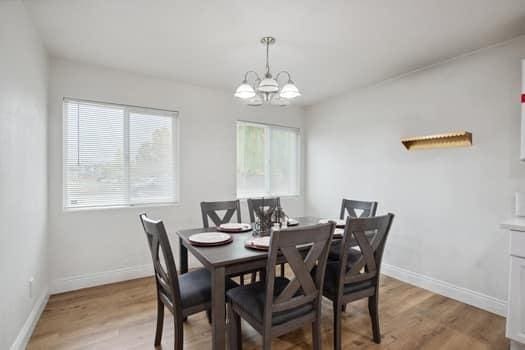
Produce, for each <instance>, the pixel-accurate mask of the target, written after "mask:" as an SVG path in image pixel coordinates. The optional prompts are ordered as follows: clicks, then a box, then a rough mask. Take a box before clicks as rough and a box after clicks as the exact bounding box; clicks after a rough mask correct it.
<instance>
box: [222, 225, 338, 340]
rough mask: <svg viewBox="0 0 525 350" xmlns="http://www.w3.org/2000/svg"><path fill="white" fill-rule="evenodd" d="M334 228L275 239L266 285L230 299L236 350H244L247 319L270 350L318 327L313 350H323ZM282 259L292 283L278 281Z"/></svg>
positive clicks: (295, 231)
mask: <svg viewBox="0 0 525 350" xmlns="http://www.w3.org/2000/svg"><path fill="white" fill-rule="evenodd" d="M334 228H335V223H333V222H329V223H327V224H317V225H312V226H305V227H297V228H287V229H282V230H276V231H274V232H273V233H272V236H271V239H270V247H269V251H268V260H267V264H266V274H265V275H266V279H265V281H259V282H255V283H252V284H249V285H246V286H241V287H237V288H233V289H231V290H229V291H228V292H227V293H226V295H227V299H228V317H229V324H228V326H229V332H230V336H229V339H230V349H242V336H241V318H243V319H245V320H246V321H247V322H248V323H249V324H250V325H251V326H252V327H253V328H254V329H255V330H257V331H258V332H259V333H260V334H261V335H262V338H263V341H262V343H263V346H262V348H263V349H264V350H268V349H270V348H271V339H272V337H277V336H280V335H282V334H286V333H289V332H291V331H293V330H295V329H297V328H301V327H303V326H304V325H305V324H311V325H312V340H313V348H314V349H316V350H318V349H321V299H322V290H323V282H324V280H325V278H324V273H325V266H326V262H327V258H328V251H329V247H330V243H331V240H332V234H333V231H334ZM278 257H280V258H281V257H282V258H283V259H285V260H286V261H287V262H288V264H289V265H290V269H291V271H292V272H293V274H294V277H293V278H292V279H291V280H289V279H287V278H286V277H283V276H279V277H276V276H275V264H276V262H277V258H278ZM316 266H318V268H316V270H315V273H313V274H312V270H313V269H314V268H315V267H316Z"/></svg>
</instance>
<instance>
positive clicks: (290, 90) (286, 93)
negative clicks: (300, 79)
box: [279, 82, 301, 99]
mask: <svg viewBox="0 0 525 350" xmlns="http://www.w3.org/2000/svg"><path fill="white" fill-rule="evenodd" d="M279 95H280V96H281V97H283V98H288V99H291V98H295V97H298V96H301V93H300V92H299V89H297V86H295V84H294V83H292V82H288V83H287V84H285V85H284V86H283V88H282V89H281V93H280V94H279Z"/></svg>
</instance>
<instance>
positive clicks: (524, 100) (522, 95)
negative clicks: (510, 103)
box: [521, 94, 525, 103]
mask: <svg viewBox="0 0 525 350" xmlns="http://www.w3.org/2000/svg"><path fill="white" fill-rule="evenodd" d="M521 103H525V94H521Z"/></svg>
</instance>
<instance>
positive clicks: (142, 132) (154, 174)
mask: <svg viewBox="0 0 525 350" xmlns="http://www.w3.org/2000/svg"><path fill="white" fill-rule="evenodd" d="M176 131H177V113H176V112H170V111H162V110H156V109H146V108H137V107H131V106H122V105H114V104H104V103H96V102H88V101H82V100H73V99H65V100H64V162H63V165H64V207H65V208H83V207H108V206H131V205H140V204H151V203H172V202H176V201H177V193H176V186H175V185H176V166H177V161H176V148H175V145H176V135H177V132H176Z"/></svg>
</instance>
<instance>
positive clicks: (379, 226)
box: [338, 213, 394, 290]
mask: <svg viewBox="0 0 525 350" xmlns="http://www.w3.org/2000/svg"><path fill="white" fill-rule="evenodd" d="M393 219H394V214H392V213H389V214H387V215H383V216H375V217H371V218H358V219H353V218H350V217H349V218H347V219H346V226H345V233H344V236H343V241H342V243H341V253H340V255H339V256H340V260H339V268H340V272H339V281H338V286H339V290H342V289H343V288H341V286H342V285H343V284H347V283H354V282H361V281H366V280H373V281H375V283H376V285H377V281H378V279H379V273H380V268H381V260H382V259H383V251H384V248H385V243H386V239H387V237H388V233H389V231H390V226H391V225H392V220H393ZM356 243H357V245H358V246H359V248H360V250H361V251H360V253H359V254H358V255H359V256H357V257H354V258H353V261H352V263H351V264H349V263H348V258H349V254H350V248H351V246H355V244H356ZM355 251H356V250H353V252H352V254H355Z"/></svg>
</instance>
